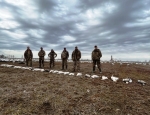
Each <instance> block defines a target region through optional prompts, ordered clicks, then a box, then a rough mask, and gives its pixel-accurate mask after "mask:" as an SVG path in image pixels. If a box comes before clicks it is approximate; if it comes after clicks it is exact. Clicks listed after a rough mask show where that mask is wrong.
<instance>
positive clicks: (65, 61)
mask: <svg viewBox="0 0 150 115" xmlns="http://www.w3.org/2000/svg"><path fill="white" fill-rule="evenodd" d="M65 65H67V58H63V59H62V66H65Z"/></svg>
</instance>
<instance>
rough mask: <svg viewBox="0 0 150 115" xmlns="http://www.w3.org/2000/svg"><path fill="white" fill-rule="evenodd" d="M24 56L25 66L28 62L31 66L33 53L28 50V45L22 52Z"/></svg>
mask: <svg viewBox="0 0 150 115" xmlns="http://www.w3.org/2000/svg"><path fill="white" fill-rule="evenodd" d="M24 58H25V61H26V66H28V64H29V63H30V67H32V58H33V53H32V50H30V47H27V50H26V51H25V52H24Z"/></svg>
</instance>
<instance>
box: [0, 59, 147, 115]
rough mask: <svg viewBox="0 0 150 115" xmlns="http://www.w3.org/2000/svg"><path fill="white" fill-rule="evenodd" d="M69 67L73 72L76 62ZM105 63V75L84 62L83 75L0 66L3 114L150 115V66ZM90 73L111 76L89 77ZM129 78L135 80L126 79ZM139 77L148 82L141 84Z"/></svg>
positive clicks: (1, 110)
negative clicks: (114, 78) (104, 77)
mask: <svg viewBox="0 0 150 115" xmlns="http://www.w3.org/2000/svg"><path fill="white" fill-rule="evenodd" d="M3 63H5V64H13V65H19V66H25V65H24V64H18V63H17V62H16V63H12V62H0V64H3ZM68 66H69V67H68V70H65V71H69V72H71V70H72V63H71V62H70V63H69V65H68ZM101 66H102V73H101V74H100V73H99V72H98V70H97V71H96V73H92V64H91V63H81V72H82V73H83V76H82V77H77V76H69V75H63V74H60V75H58V74H54V73H48V72H35V71H31V70H22V69H14V68H8V67H2V66H0V115H150V65H141V64H135V63H132V64H129V65H128V64H122V65H121V64H120V63H115V64H111V63H102V65H101ZM33 67H38V62H34V63H33ZM48 67H49V64H48V63H45V69H49V68H48ZM53 69H54V70H60V69H61V63H60V62H56V66H55V68H53ZM86 73H88V74H91V75H93V74H96V75H99V76H102V75H105V76H107V77H108V78H109V79H108V80H101V77H99V78H94V79H93V78H87V77H84V74H86ZM75 74H76V72H75ZM112 74H113V75H114V76H117V77H119V81H118V82H113V81H112V80H111V79H110V77H111V75H112ZM127 77H130V78H131V79H132V80H133V82H132V83H129V84H126V83H124V82H122V79H124V78H127ZM139 79H140V80H144V81H146V85H142V84H140V83H138V82H137V80H139Z"/></svg>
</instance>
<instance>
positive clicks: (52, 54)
mask: <svg viewBox="0 0 150 115" xmlns="http://www.w3.org/2000/svg"><path fill="white" fill-rule="evenodd" d="M48 57H50V68H51V67H52V65H53V67H54V66H55V58H56V57H57V54H56V53H55V51H54V50H53V49H51V52H50V53H49V54H48Z"/></svg>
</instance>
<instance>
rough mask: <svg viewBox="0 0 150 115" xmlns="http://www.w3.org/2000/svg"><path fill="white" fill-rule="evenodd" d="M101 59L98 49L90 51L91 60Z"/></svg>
mask: <svg viewBox="0 0 150 115" xmlns="http://www.w3.org/2000/svg"><path fill="white" fill-rule="evenodd" d="M101 57H102V53H101V51H100V49H94V50H93V51H92V60H100V58H101Z"/></svg>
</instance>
